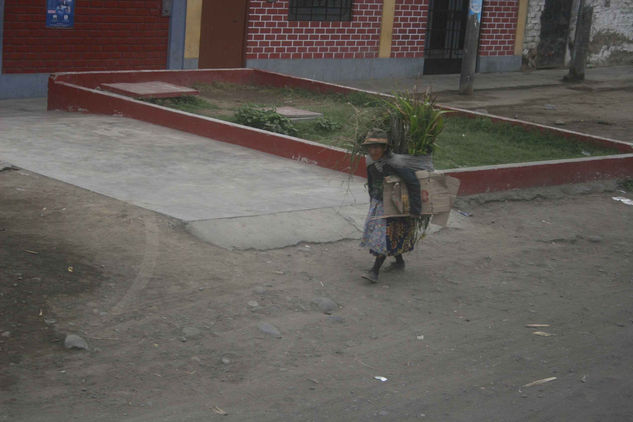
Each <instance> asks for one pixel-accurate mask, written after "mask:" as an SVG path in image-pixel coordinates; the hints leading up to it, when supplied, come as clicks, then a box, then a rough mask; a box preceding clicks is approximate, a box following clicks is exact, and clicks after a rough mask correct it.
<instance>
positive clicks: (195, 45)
mask: <svg viewBox="0 0 633 422" xmlns="http://www.w3.org/2000/svg"><path fill="white" fill-rule="evenodd" d="M186 25H187V28H186V35H185V62H184V67H185V69H197V68H198V59H199V58H200V29H201V25H202V0H187V21H186Z"/></svg>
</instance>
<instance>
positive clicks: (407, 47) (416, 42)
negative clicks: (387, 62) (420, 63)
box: [391, 0, 429, 58]
mask: <svg viewBox="0 0 633 422" xmlns="http://www.w3.org/2000/svg"><path fill="white" fill-rule="evenodd" d="M428 10H429V1H428V0H398V1H397V2H396V11H395V16H394V20H393V37H392V38H391V57H393V58H413V57H424V43H425V40H426V26H427V23H428V18H429V17H428Z"/></svg>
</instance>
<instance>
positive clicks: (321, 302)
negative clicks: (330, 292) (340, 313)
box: [312, 297, 338, 315]
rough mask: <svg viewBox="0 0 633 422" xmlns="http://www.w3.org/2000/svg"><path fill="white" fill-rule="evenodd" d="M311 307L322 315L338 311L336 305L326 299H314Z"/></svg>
mask: <svg viewBox="0 0 633 422" xmlns="http://www.w3.org/2000/svg"><path fill="white" fill-rule="evenodd" d="M312 305H314V306H315V307H317V308H318V309H319V311H321V312H323V313H324V314H328V315H329V314H331V313H332V312H334V311H337V310H338V305H337V304H336V302H334V301H333V300H332V299H330V298H328V297H315V298H314V299H312Z"/></svg>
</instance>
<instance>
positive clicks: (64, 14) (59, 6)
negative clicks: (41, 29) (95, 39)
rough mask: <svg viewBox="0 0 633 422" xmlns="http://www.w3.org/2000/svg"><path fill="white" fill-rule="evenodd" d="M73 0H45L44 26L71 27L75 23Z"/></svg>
mask: <svg viewBox="0 0 633 422" xmlns="http://www.w3.org/2000/svg"><path fill="white" fill-rule="evenodd" d="M74 3H75V0H46V27H47V28H72V27H73V25H74V24H75V4H74Z"/></svg>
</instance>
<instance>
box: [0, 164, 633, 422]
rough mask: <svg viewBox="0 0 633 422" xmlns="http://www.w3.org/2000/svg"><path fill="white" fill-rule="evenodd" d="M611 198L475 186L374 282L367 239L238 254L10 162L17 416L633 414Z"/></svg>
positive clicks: (0, 236) (625, 275)
mask: <svg viewBox="0 0 633 422" xmlns="http://www.w3.org/2000/svg"><path fill="white" fill-rule="evenodd" d="M619 195H628V196H629V197H631V196H633V195H631V194H622V193H619ZM611 196H613V195H612V194H608V193H603V194H586V195H576V196H561V197H560V198H558V199H550V200H538V199H537V200H534V201H530V202H491V203H486V204H483V205H473V206H472V208H470V209H469V211H471V212H472V213H473V216H472V217H469V218H467V217H464V218H463V224H461V228H460V229H444V230H442V231H440V232H438V233H435V234H433V235H432V236H430V237H428V238H427V239H425V241H424V243H423V244H422V245H419V247H418V248H417V249H416V251H415V252H414V253H412V254H411V255H409V256H408V267H407V269H406V271H405V272H404V273H401V274H389V273H387V274H383V276H382V280H381V282H380V283H379V284H377V285H368V284H366V283H365V282H364V281H363V280H361V279H360V278H359V273H360V272H361V271H362V270H363V269H365V268H366V267H368V266H369V264H370V256H369V254H368V253H367V252H366V251H364V250H361V249H360V248H359V247H358V246H357V244H356V242H353V241H344V242H339V243H335V244H319V245H316V244H313V245H305V244H302V245H298V246H296V247H291V248H285V249H280V250H274V251H268V252H255V251H247V252H231V251H227V250H223V249H220V248H217V247H214V246H212V245H209V244H205V243H202V242H200V241H198V240H196V239H195V238H193V237H192V236H190V235H189V234H188V233H187V232H185V230H184V229H183V227H182V226H181V225H180V223H178V222H177V221H175V220H172V219H169V218H166V217H164V216H161V215H159V214H156V213H153V212H150V211H147V210H144V209H141V208H137V207H134V206H131V205H128V204H126V203H123V202H120V201H116V200H113V199H110V198H106V197H103V196H100V195H97V194H94V193H91V192H88V191H85V190H82V189H79V188H76V187H73V186H70V185H66V184H63V183H60V182H57V181H54V180H50V179H47V178H45V177H42V176H38V175H36V174H33V173H30V172H27V171H22V170H13V171H4V172H0V198H2V205H1V206H0V280H1V284H0V307H1V308H0V309H1V311H2V312H1V316H0V333H1V336H0V359H1V361H0V365H1V366H0V368H1V369H0V376H1V377H2V378H1V379H0V398H1V399H0V420H2V421H53V422H54V421H70V420H82V421H83V420H91V421H210V420H239V421H243V420H249V421H250V420H252V421H278V420H287V421H291V420H292V421H294V420H297V421H299V420H300V421H308V420H310V421H324V420H336V421H364V420H373V419H377V420H393V421H406V420H427V421H508V420H512V421H552V420H573V421H624V420H632V419H633V379H632V378H631V368H632V367H633V354H631V350H632V348H633V248H632V247H631V239H632V238H633V225H631V221H633V206H628V205H625V204H623V203H620V202H616V201H614V200H612V199H611ZM71 270H72V272H71ZM317 297H328V298H330V299H332V300H334V301H335V302H336V303H337V304H338V305H339V308H338V309H336V310H335V311H334V312H333V313H332V315H325V314H323V313H322V312H320V311H319V310H318V309H316V308H315V307H314V305H313V304H312V301H313V300H314V299H315V298H317ZM262 322H267V323H270V324H273V325H274V326H276V327H277V328H278V329H279V331H280V335H281V337H280V338H277V337H275V336H272V335H268V334H265V333H263V332H262V331H261V330H260V329H258V324H260V323H262ZM535 323H539V324H549V326H548V327H542V328H539V329H538V331H542V332H545V333H549V334H551V336H543V335H537V334H535V331H537V329H533V328H527V327H526V324H535ZM67 333H76V334H79V335H81V336H83V337H84V338H85V339H86V340H87V341H88V343H89V346H90V350H88V351H71V350H66V349H65V348H64V346H63V339H64V337H65V335H66V334H67ZM376 376H381V377H385V378H387V381H384V382H382V381H379V380H377V379H375V378H374V377H376ZM551 377H556V379H554V380H551V381H549V382H547V383H544V384H541V385H534V386H525V385H526V384H529V383H531V382H533V381H537V380H541V379H546V378H551ZM222 413H228V415H222Z"/></svg>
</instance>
